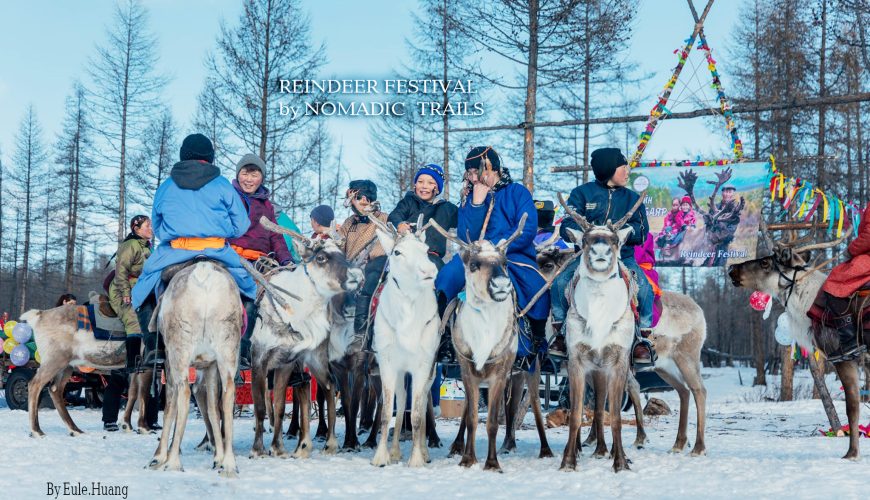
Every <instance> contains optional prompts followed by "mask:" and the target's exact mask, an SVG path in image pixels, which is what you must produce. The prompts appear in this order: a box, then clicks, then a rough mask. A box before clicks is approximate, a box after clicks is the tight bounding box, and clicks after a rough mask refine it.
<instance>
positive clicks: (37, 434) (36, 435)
mask: <svg viewBox="0 0 870 500" xmlns="http://www.w3.org/2000/svg"><path fill="white" fill-rule="evenodd" d="M30 437H32V438H44V437H45V433H44V432H42V431H31V432H30Z"/></svg>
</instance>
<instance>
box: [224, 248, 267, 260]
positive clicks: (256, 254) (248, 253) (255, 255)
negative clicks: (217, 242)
mask: <svg viewBox="0 0 870 500" xmlns="http://www.w3.org/2000/svg"><path fill="white" fill-rule="evenodd" d="M230 248H232V249H233V250H235V251H236V253H237V254H239V255H240V256H241V257H242V258H243V259H245V260H250V261H254V260H257V259H259V258H260V257H262V256H264V255H266V252H261V251H259V250H251V249H250V248H242V247H240V246H238V245H230Z"/></svg>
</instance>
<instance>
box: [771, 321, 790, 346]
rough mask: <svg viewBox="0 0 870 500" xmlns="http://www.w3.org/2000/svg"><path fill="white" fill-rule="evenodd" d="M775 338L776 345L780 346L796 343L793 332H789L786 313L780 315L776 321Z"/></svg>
mask: <svg viewBox="0 0 870 500" xmlns="http://www.w3.org/2000/svg"><path fill="white" fill-rule="evenodd" d="M773 338H775V339H776V343H777V344H779V345H785V346H789V345H792V343H793V342H794V338H792V336H791V331H789V325H788V317H787V316H786V314H785V313H782V314H780V315H779V318H777V320H776V331H774V333H773Z"/></svg>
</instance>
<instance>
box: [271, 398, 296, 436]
mask: <svg viewBox="0 0 870 500" xmlns="http://www.w3.org/2000/svg"><path fill="white" fill-rule="evenodd" d="M297 389H298V387H297V388H296V389H293V407H292V408H291V410H290V425H288V426H287V433H286V434H285V435H284V437H286V438H287V439H296V438H298V437H299V408H300V407H301V406H302V400H301V399H300V398H301V396H300V395H299V391H298V390H297ZM276 394H277V393H276V392H275V391H272V398H273V399H274V398H275V397H276Z"/></svg>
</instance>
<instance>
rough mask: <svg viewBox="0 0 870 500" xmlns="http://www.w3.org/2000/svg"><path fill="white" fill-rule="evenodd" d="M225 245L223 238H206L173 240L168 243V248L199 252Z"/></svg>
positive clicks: (225, 241)
mask: <svg viewBox="0 0 870 500" xmlns="http://www.w3.org/2000/svg"><path fill="white" fill-rule="evenodd" d="M226 243H227V240H226V239H225V238H218V237H208V236H207V237H204V238H175V239H174V240H172V241H170V242H169V246H171V247H172V248H176V249H180V250H193V251H195V252H200V251H202V250H205V249H206V248H223V247H224V245H226Z"/></svg>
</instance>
